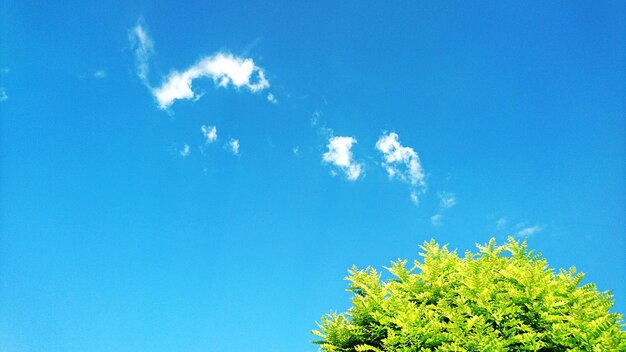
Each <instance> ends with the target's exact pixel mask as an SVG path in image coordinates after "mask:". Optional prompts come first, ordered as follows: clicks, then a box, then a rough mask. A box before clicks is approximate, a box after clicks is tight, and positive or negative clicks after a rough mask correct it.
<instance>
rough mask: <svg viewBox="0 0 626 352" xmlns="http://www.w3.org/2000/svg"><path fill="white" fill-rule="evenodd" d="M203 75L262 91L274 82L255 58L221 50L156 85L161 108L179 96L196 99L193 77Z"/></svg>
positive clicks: (221, 83) (217, 81)
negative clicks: (237, 55) (238, 55)
mask: <svg viewBox="0 0 626 352" xmlns="http://www.w3.org/2000/svg"><path fill="white" fill-rule="evenodd" d="M201 77H208V78H211V79H213V83H215V85H217V86H218V87H228V85H229V84H232V85H233V86H235V87H236V88H240V87H246V88H248V89H249V90H250V91H252V92H258V91H261V90H263V89H265V88H268V87H269V86H270V84H269V82H268V81H267V79H266V78H265V74H264V73H263V70H262V69H261V68H259V67H258V66H256V65H255V64H254V61H253V60H252V59H244V58H239V57H236V56H233V55H231V54H224V53H218V54H216V55H214V56H209V57H205V58H203V59H201V60H200V61H198V62H197V63H196V64H195V65H193V66H191V67H189V68H188V69H187V70H185V71H183V72H178V71H173V72H172V73H170V74H169V76H168V77H167V78H166V79H165V81H164V82H163V84H162V85H161V87H159V88H154V89H152V94H153V95H154V96H155V98H156V99H157V102H158V104H159V107H160V108H161V109H167V108H168V107H169V106H170V105H172V104H173V103H174V101H176V100H178V99H194V98H196V94H195V93H194V92H193V89H192V86H191V85H192V82H193V80H195V79H197V78H201Z"/></svg>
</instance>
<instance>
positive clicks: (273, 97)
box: [267, 93, 278, 104]
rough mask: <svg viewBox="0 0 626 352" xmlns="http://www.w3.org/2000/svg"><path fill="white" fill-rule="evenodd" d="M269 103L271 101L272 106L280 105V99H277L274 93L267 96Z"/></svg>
mask: <svg viewBox="0 0 626 352" xmlns="http://www.w3.org/2000/svg"><path fill="white" fill-rule="evenodd" d="M267 101H269V102H270V103H272V104H278V99H276V97H275V96H274V94H272V93H270V94H268V95H267Z"/></svg>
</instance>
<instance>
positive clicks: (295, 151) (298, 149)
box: [291, 146, 301, 156]
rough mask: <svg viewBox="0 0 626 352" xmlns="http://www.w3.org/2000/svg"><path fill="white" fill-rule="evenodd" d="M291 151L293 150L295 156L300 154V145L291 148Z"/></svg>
mask: <svg viewBox="0 0 626 352" xmlns="http://www.w3.org/2000/svg"><path fill="white" fill-rule="evenodd" d="M291 151H292V152H293V155H295V156H300V154H301V153H300V147H298V146H295V147H293V149H291Z"/></svg>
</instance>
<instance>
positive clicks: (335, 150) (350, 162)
mask: <svg viewBox="0 0 626 352" xmlns="http://www.w3.org/2000/svg"><path fill="white" fill-rule="evenodd" d="M355 143H356V139H354V138H353V137H331V138H330V139H329V140H328V145H327V148H328V151H327V152H326V153H324V155H323V156H322V161H324V162H325V163H329V164H333V165H335V166H337V167H338V168H340V169H341V170H342V171H343V172H344V173H345V175H346V177H347V178H348V180H350V181H355V180H357V179H358V178H359V176H361V173H362V171H363V169H364V165H363V164H361V163H357V162H355V161H354V159H353V158H352V151H351V149H352V145H353V144H355Z"/></svg>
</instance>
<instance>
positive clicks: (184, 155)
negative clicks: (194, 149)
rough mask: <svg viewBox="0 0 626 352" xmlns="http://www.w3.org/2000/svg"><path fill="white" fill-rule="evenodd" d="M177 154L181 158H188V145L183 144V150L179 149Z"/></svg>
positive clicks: (189, 152) (189, 150)
mask: <svg viewBox="0 0 626 352" xmlns="http://www.w3.org/2000/svg"><path fill="white" fill-rule="evenodd" d="M178 154H180V156H181V157H183V158H186V157H188V156H189V154H191V149H190V148H189V145H188V144H185V145H184V146H183V149H181V150H180V151H179V152H178Z"/></svg>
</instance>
